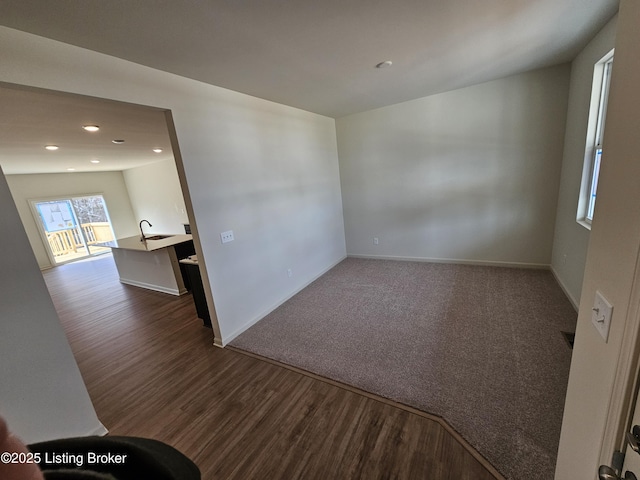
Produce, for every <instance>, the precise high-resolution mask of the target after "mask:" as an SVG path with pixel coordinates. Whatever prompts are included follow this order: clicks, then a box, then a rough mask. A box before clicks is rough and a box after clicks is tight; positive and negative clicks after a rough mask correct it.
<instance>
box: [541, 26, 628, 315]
mask: <svg viewBox="0 0 640 480" xmlns="http://www.w3.org/2000/svg"><path fill="white" fill-rule="evenodd" d="M616 22H617V16H616V17H614V18H613V19H611V20H610V21H609V23H608V24H607V25H606V26H605V27H604V28H603V29H602V30H601V31H600V32H599V33H598V35H596V36H595V37H594V38H593V40H591V42H589V44H588V45H587V46H586V47H585V48H584V49H583V50H582V52H581V53H580V54H579V55H578V56H577V57H576V58H575V60H574V61H573V62H572V63H571V83H570V87H569V107H568V110H567V127H566V134H565V143H564V154H563V159H562V174H561V177H560V195H559V197H558V210H557V214H556V227H555V234H554V239H553V256H552V261H551V268H552V269H553V272H554V273H555V275H556V278H557V279H558V281H559V282H560V284H561V285H562V286H563V288H564V289H565V292H566V293H567V294H568V296H569V297H570V298H571V300H572V302H573V304H574V305H576V306H577V305H579V303H580V291H581V290H582V279H583V277H584V265H585V261H586V257H587V247H588V245H589V233H590V231H589V230H587V229H586V228H585V227H584V226H582V225H579V224H578V223H577V222H576V216H577V213H578V199H579V197H580V183H581V180H582V170H583V166H584V161H585V147H586V141H587V125H588V123H589V105H590V102H591V90H592V88H591V86H592V83H593V67H594V65H595V63H596V62H597V61H598V60H600V59H601V58H602V57H603V56H604V55H605V54H606V53H607V52H609V51H610V50H611V49H612V48H613V47H614V43H615V38H616Z"/></svg>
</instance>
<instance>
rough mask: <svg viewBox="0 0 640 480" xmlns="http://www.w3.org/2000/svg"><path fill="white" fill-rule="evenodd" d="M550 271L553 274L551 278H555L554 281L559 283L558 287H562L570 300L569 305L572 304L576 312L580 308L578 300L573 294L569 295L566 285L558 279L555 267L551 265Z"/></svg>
mask: <svg viewBox="0 0 640 480" xmlns="http://www.w3.org/2000/svg"><path fill="white" fill-rule="evenodd" d="M551 273H552V274H553V278H555V279H556V282H558V285H560V288H561V289H562V291H563V292H564V294H565V295H566V296H567V298H568V299H569V301H570V302H571V305H573V308H574V309H575V310H576V312H577V311H578V310H580V302H579V301H578V300H576V298H575V297H574V296H573V295H571V293H570V292H569V289H568V288H567V286H566V285H565V284H564V283H563V282H562V280H561V279H560V276H559V275H558V272H556V269H555V268H553V265H552V266H551Z"/></svg>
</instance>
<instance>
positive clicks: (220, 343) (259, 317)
mask: <svg viewBox="0 0 640 480" xmlns="http://www.w3.org/2000/svg"><path fill="white" fill-rule="evenodd" d="M345 258H347V256H346V255H345V256H344V257H342V258H340V259H339V260H338V261H337V262H334V263H332V264H331V265H330V266H329V267H327V268H325V269H324V270H322V271H321V272H320V273H318V274H317V275H315V276H314V277H313V278H311V280H309V281H307V282H305V283H304V284H303V285H302V286H300V287H299V288H297V289H296V290H294V291H293V292H291V293H289V294H288V295H286V296H285V297H283V298H281V299H280V300H278V301H277V302H276V303H274V304H273V305H272V306H271V307H269V308H267V309H266V310H265V311H263V312H262V313H260V314H259V315H257V316H256V317H255V318H253V319H251V320H250V321H248V322H247V323H245V324H244V325H243V326H241V327H240V328H238V329H236V330H235V331H234V332H233V333H231V334H230V335H227V336H226V337H225V338H224V339H220V340H219V339H217V338H216V339H214V345H215V346H216V347H224V346H225V345H226V344H228V343H230V342H232V341H233V339H234V338H236V337H237V336H238V335H240V334H241V333H242V332H244V331H245V330H247V329H249V328H250V327H252V326H253V325H255V324H256V323H258V322H259V321H260V320H262V319H263V318H264V317H266V316H267V315H269V314H270V313H271V312H273V311H274V310H275V309H276V308H278V307H279V306H280V305H282V304H283V303H285V302H286V301H288V300H289V299H291V298H292V297H294V296H295V295H297V294H298V293H300V292H301V291H302V290H304V289H305V288H307V287H308V286H309V285H311V284H312V283H313V282H315V281H316V280H317V279H319V278H320V277H321V276H323V275H324V274H325V273H327V272H328V271H329V270H331V269H332V268H333V267H335V266H336V265H338V264H339V263H340V262H342V261H343V260H344V259H345ZM216 340H219V341H217V342H216Z"/></svg>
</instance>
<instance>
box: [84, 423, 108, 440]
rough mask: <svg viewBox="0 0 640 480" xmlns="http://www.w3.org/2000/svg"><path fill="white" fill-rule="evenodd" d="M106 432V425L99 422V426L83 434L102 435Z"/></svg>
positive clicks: (88, 435) (87, 435)
mask: <svg viewBox="0 0 640 480" xmlns="http://www.w3.org/2000/svg"><path fill="white" fill-rule="evenodd" d="M99 423H100V422H99ZM108 433H109V430H107V427H105V426H104V425H103V424H102V423H100V426H99V427H96V428H94V429H93V430H91V431H90V432H89V433H87V434H86V435H84V436H85V437H95V436H98V437H104V436H105V435H107V434H108Z"/></svg>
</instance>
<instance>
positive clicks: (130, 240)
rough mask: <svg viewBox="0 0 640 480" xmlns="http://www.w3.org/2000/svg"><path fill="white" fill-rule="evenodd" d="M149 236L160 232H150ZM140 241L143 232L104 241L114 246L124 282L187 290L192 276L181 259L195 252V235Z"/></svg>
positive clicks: (172, 290) (161, 289) (164, 289)
mask: <svg viewBox="0 0 640 480" xmlns="http://www.w3.org/2000/svg"><path fill="white" fill-rule="evenodd" d="M147 236H148V237H152V238H153V237H154V236H158V235H157V234H149V235H147ZM162 236H163V237H165V238H160V239H158V240H153V239H148V240H146V241H144V242H142V241H140V237H139V236H135V237H126V238H119V239H117V240H113V241H111V242H105V243H101V244H100V245H101V246H104V247H110V248H111V252H112V254H113V260H114V262H115V264H116V267H117V269H118V275H119V276H120V282H121V283H125V284H127V285H134V286H136V287H141V288H147V289H149V290H155V291H157V292H163V293H169V294H171V295H183V294H185V293H187V291H188V290H187V286H188V285H189V281H188V278H187V277H186V274H185V273H184V272H183V269H181V268H180V265H179V263H178V262H179V260H180V259H181V258H185V257H187V256H189V255H193V254H194V253H195V250H194V247H193V237H192V236H191V235H185V234H178V235H166V236H165V235H162Z"/></svg>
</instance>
